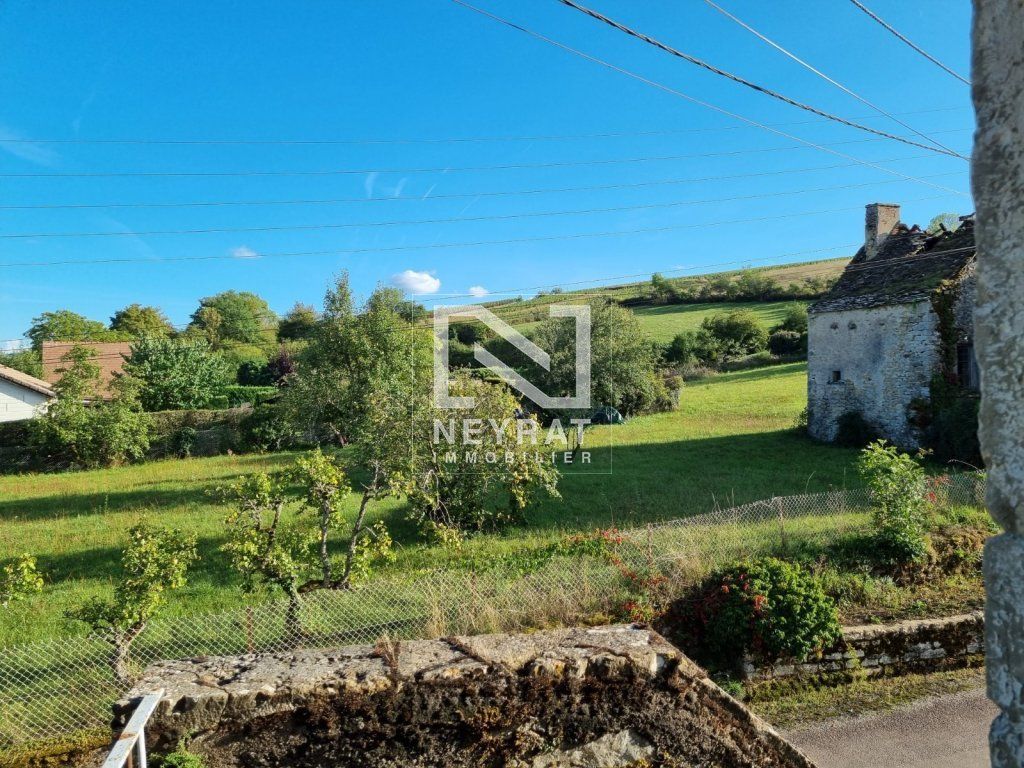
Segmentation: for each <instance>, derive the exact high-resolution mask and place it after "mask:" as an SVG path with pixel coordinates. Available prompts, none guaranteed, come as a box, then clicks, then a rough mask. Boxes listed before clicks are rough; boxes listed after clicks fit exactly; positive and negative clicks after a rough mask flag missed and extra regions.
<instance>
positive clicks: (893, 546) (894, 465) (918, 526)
mask: <svg viewBox="0 0 1024 768" xmlns="http://www.w3.org/2000/svg"><path fill="white" fill-rule="evenodd" d="M857 468H858V470H859V471H860V474H861V477H863V478H864V481H865V482H866V483H867V485H868V488H869V489H870V491H871V503H872V524H873V529H874V538H875V543H876V546H877V551H878V557H879V559H880V560H882V561H888V562H890V563H893V564H908V563H918V562H922V561H923V560H924V559H925V558H926V557H927V555H928V537H927V533H926V531H927V522H928V519H927V518H928V502H927V499H926V497H925V493H926V491H927V476H926V475H925V471H924V468H923V467H922V466H921V464H920V463H919V462H918V461H917V459H915V458H914V457H913V456H909V455H907V454H905V453H902V452H900V451H899V450H898V449H897V448H896V447H895V446H891V445H888V444H887V443H886V442H885V441H884V440H879V441H877V442H874V443H871V444H870V445H869V446H867V447H866V448H865V449H864V450H863V451H861V455H860V458H859V459H858V462H857Z"/></svg>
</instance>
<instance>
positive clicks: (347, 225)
mask: <svg viewBox="0 0 1024 768" xmlns="http://www.w3.org/2000/svg"><path fill="white" fill-rule="evenodd" d="M958 173H959V172H958V171H953V172H950V173H940V174H934V176H952V175H956V174H958ZM898 182H899V179H889V180H886V181H869V182H863V183H860V184H838V185H834V186H830V187H815V188H812V189H797V190H790V191H788V192H766V193H759V194H754V195H734V196H731V197H717V198H705V199H701V200H674V201H670V202H664V203H644V204H641V205H616V206H606V207H600V208H574V209H568V210H559V211H531V212H528V213H506V214H492V215H487V216H461V217H450V218H439V219H406V220H401V219H400V220H395V221H367V222H344V223H340V224H283V225H278V226H261V227H210V228H205V229H156V230H145V231H134V230H131V231H121V232H21V233H12V234H0V239H5V240H15V239H18V240H21V239H31V238H64V237H142V236H153V235H205V234H223V233H240V232H291V231H309V230H317V229H360V228H363V227H366V228H370V227H400V226H419V225H425V224H465V223H474V222H480V221H509V220H515V219H534V218H546V217H550V216H583V215H587V214H594V213H621V212H625V211H643V210H655V209H661V208H679V207H683V206H688V205H707V204H712V203H727V202H734V201H739V200H762V199H765V198H775V197H782V196H786V195H802V194H810V193H812V192H834V191H838V190H844V189H859V188H863V187H874V186H877V185H879V184H896V183H898Z"/></svg>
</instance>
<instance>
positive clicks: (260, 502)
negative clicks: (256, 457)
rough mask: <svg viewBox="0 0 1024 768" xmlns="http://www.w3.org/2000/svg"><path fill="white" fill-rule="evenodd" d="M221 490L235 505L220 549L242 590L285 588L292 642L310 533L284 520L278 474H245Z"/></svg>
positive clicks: (298, 634) (297, 626)
mask: <svg viewBox="0 0 1024 768" xmlns="http://www.w3.org/2000/svg"><path fill="white" fill-rule="evenodd" d="M223 492H224V495H225V496H226V498H228V499H230V500H233V501H234V502H235V504H236V506H235V509H234V510H232V512H231V513H230V514H229V515H228V516H227V519H226V520H225V523H226V525H227V528H228V541H227V543H226V544H224V546H223V547H222V550H223V551H224V552H225V553H226V554H227V555H228V558H229V559H230V561H231V564H232V566H233V567H234V568H235V570H237V571H238V572H239V574H241V576H242V588H243V589H244V590H245V591H247V592H252V591H255V590H256V589H257V587H259V586H260V585H261V584H265V585H269V586H272V587H276V588H278V589H280V590H281V591H282V592H284V594H285V596H286V597H287V599H288V609H287V611H286V614H285V621H284V624H285V634H286V636H287V638H288V640H289V641H291V642H293V643H294V642H297V641H298V640H299V639H300V638H301V637H302V627H301V622H300V616H299V611H300V608H301V605H302V603H301V595H300V593H299V585H300V584H301V583H302V581H303V578H304V575H305V574H306V573H307V572H308V569H309V566H310V563H311V557H310V549H311V544H312V541H313V537H312V536H311V535H310V534H309V532H308V531H305V530H303V529H302V528H301V527H299V526H297V525H294V524H293V525H288V524H285V522H284V520H283V514H284V511H285V505H286V504H287V501H288V498H287V494H286V490H285V487H284V485H283V484H282V483H281V480H280V479H279V478H275V477H271V476H270V475H268V474H265V473H261V474H256V475H249V476H247V477H243V478H241V479H240V480H238V481H237V482H235V483H234V484H232V485H230V486H228V487H227V488H226V489H224V491H223Z"/></svg>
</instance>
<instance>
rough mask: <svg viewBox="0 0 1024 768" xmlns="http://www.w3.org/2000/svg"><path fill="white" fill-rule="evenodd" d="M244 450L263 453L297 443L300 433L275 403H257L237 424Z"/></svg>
mask: <svg viewBox="0 0 1024 768" xmlns="http://www.w3.org/2000/svg"><path fill="white" fill-rule="evenodd" d="M239 437H240V440H241V443H242V446H243V447H244V448H245V449H246V450H250V451H256V452H257V453H265V452H267V451H280V450H283V449H285V448H289V447H292V446H295V445H298V444H299V443H300V442H301V437H302V435H301V434H300V433H299V432H298V430H297V429H296V428H295V427H294V426H293V425H292V423H291V421H290V420H289V419H287V418H285V416H284V414H283V413H282V412H281V409H280V408H278V407H277V406H276V405H257V406H256V407H255V408H253V409H252V412H251V413H249V414H248V415H247V416H246V417H245V418H244V419H243V420H242V423H241V424H240V425H239Z"/></svg>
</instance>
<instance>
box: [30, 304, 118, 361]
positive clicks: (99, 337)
mask: <svg viewBox="0 0 1024 768" xmlns="http://www.w3.org/2000/svg"><path fill="white" fill-rule="evenodd" d="M25 335H26V336H27V337H28V338H29V339H31V340H32V349H34V350H36V351H37V352H38V351H40V350H41V349H42V348H43V342H44V341H117V340H121V339H124V338H125V334H122V333H118V332H116V331H111V330H109V329H108V328H107V327H106V326H105V325H104V324H103V323H101V322H100V321H99V320H90V319H88V318H87V317H84V316H82V315H80V314H78V313H77V312H72V311H71V310H68V309H59V310H57V311H56V312H43V313H42V314H41V315H39V316H37V317H34V318H32V325H31V326H30V327H29V329H28V332H27V333H26V334H25Z"/></svg>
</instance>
